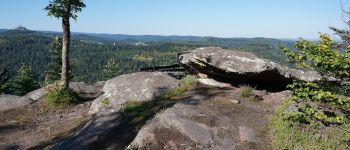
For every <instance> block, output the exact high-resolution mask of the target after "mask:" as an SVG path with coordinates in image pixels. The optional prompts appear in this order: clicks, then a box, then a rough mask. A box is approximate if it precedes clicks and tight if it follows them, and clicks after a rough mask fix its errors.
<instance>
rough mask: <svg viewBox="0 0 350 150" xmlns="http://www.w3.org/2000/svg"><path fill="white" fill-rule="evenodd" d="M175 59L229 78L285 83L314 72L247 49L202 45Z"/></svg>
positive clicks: (313, 75) (310, 78) (315, 76)
mask: <svg viewBox="0 0 350 150" xmlns="http://www.w3.org/2000/svg"><path fill="white" fill-rule="evenodd" d="M179 62H180V63H181V64H182V65H183V66H184V67H185V68H187V69H188V70H190V71H192V72H196V73H202V74H207V75H208V77H210V78H214V79H218V80H222V81H229V82H246V83H247V82H249V83H260V84H274V86H278V85H280V84H283V85H286V84H288V83H290V82H292V80H293V79H300V80H303V81H316V80H319V79H320V75H318V74H317V73H316V72H304V71H301V70H295V69H290V68H288V67H285V66H282V65H279V64H277V63H275V62H272V61H270V60H267V59H263V58H259V57H257V56H256V55H254V54H252V53H249V52H242V51H236V50H226V49H222V48H219V47H202V48H197V49H195V50H193V51H189V52H187V53H182V54H180V55H179Z"/></svg>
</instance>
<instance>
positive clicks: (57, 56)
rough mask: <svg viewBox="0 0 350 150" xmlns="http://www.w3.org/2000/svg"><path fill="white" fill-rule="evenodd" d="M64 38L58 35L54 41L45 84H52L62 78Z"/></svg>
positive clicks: (50, 51)
mask: <svg viewBox="0 0 350 150" xmlns="http://www.w3.org/2000/svg"><path fill="white" fill-rule="evenodd" d="M61 51H62V38H61V37H56V38H55V40H54V41H53V42H52V44H51V47H50V50H49V53H50V63H49V64H48V66H47V71H46V72H45V84H51V83H53V82H55V81H56V80H59V79H60V76H61V75H60V72H61V66H62V59H61V58H62V55H61V54H62V53H61Z"/></svg>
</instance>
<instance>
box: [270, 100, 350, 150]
mask: <svg viewBox="0 0 350 150" xmlns="http://www.w3.org/2000/svg"><path fill="white" fill-rule="evenodd" d="M291 103H293V101H292V100H291V98H290V99H288V100H285V101H283V103H282V105H281V106H280V107H279V108H278V109H277V110H276V112H275V114H274V115H273V117H272V120H271V123H270V129H271V132H272V146H273V149H276V150H280V149H291V150H292V149H300V150H301V149H314V150H319V149H339V150H346V149H349V148H350V145H349V144H350V143H349V139H350V132H348V131H349V130H350V124H349V123H348V122H347V123H344V124H342V125H341V126H329V127H326V126H324V125H323V124H321V123H319V122H315V121H314V122H312V121H311V122H309V123H308V124H304V123H302V122H301V121H300V119H305V120H309V119H307V118H306V116H305V114H304V113H300V112H288V113H287V112H285V110H286V108H287V107H288V106H289V105H290V104H291ZM346 130H347V131H346Z"/></svg>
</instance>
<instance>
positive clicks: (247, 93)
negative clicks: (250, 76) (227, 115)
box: [239, 85, 255, 98]
mask: <svg viewBox="0 0 350 150" xmlns="http://www.w3.org/2000/svg"><path fill="white" fill-rule="evenodd" d="M240 88H241V91H240V93H239V95H240V96H241V97H242V98H252V97H254V96H255V93H254V88H252V87H251V86H249V85H243V86H241V87H240Z"/></svg>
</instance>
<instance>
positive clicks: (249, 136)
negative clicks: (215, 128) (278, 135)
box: [239, 126, 260, 143]
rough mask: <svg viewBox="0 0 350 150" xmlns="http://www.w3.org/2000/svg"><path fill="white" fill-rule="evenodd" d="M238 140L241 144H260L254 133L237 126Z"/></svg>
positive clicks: (251, 130) (249, 129)
mask: <svg viewBox="0 0 350 150" xmlns="http://www.w3.org/2000/svg"><path fill="white" fill-rule="evenodd" d="M239 140H240V141H241V142H253V143H259V142H260V140H259V138H258V137H257V136H256V134H255V131H254V130H253V129H251V128H248V127H245V126H239Z"/></svg>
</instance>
